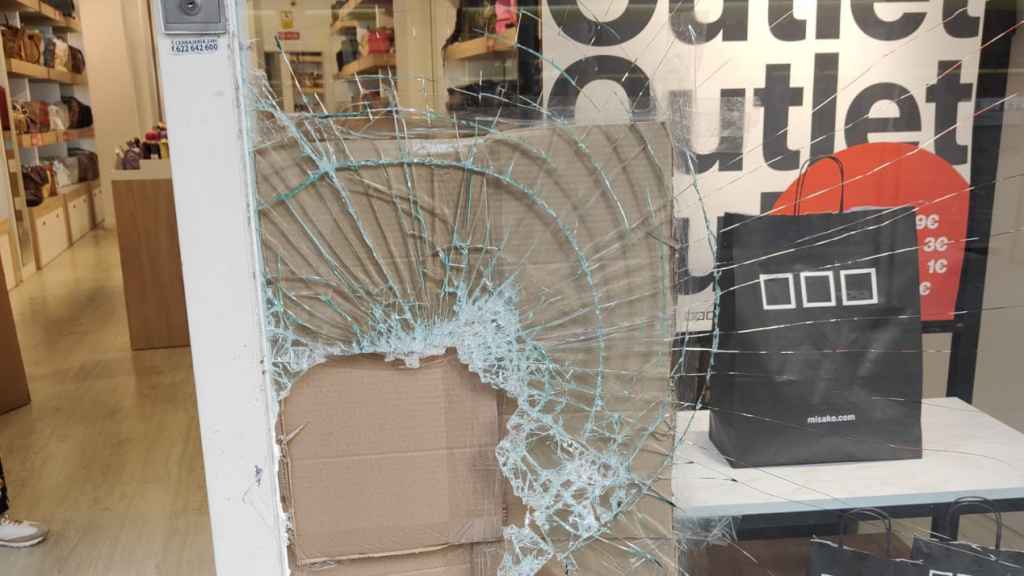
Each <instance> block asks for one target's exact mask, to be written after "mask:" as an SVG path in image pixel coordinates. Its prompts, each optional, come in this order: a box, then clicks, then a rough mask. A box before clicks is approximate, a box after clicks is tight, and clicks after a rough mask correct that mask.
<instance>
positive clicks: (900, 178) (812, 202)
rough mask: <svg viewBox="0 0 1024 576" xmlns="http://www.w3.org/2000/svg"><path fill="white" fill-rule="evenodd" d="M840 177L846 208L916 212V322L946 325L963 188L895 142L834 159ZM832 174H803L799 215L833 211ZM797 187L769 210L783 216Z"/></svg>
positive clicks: (835, 179) (825, 166) (962, 233)
mask: <svg viewBox="0 0 1024 576" xmlns="http://www.w3.org/2000/svg"><path fill="white" fill-rule="evenodd" d="M835 156H836V157H837V158H839V160H840V161H841V162H842V164H843V168H844V171H845V174H846V181H845V183H846V199H845V203H846V209H847V210H849V209H851V208H857V207H868V206H876V207H890V206H907V205H910V206H914V207H915V208H916V209H917V217H916V218H917V238H918V257H919V258H918V260H919V262H920V278H921V319H922V320H924V321H936V320H952V319H953V315H954V312H955V309H956V297H957V291H958V289H959V286H960V270H961V268H962V266H963V258H964V244H965V237H966V232H967V209H968V206H969V203H970V188H969V185H968V183H967V182H966V181H965V180H964V178H963V177H962V176H961V175H960V174H959V173H958V172H957V171H956V170H955V169H954V168H953V167H952V166H950V165H949V163H948V162H946V161H945V160H943V159H942V158H940V157H938V156H936V155H935V154H933V153H931V152H929V151H927V150H925V149H923V148H918V147H917V146H913V145H911V144H899V143H869V144H861V145H859V146H853V147H851V148H847V149H846V150H841V151H839V152H836V153H835ZM839 192H840V186H839V170H838V168H837V166H836V164H835V163H833V162H827V161H825V162H816V163H815V164H814V165H812V166H811V167H810V169H809V170H808V171H807V176H806V180H805V181H804V191H803V200H802V201H801V203H800V212H801V213H804V214H810V213H821V212H834V211H836V210H838V207H839ZM795 199H796V181H794V182H793V183H792V184H790V186H789V187H788V188H787V189H786V191H785V192H784V193H783V194H782V195H781V196H780V197H779V198H778V199H777V200H776V202H775V205H774V207H773V211H774V212H775V213H777V214H790V213H792V210H793V202H794V201H795Z"/></svg>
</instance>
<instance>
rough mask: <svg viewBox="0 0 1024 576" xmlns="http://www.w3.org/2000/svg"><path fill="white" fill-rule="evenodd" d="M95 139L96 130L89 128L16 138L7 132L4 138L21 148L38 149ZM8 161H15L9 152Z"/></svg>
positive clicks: (24, 135)
mask: <svg viewBox="0 0 1024 576" xmlns="http://www.w3.org/2000/svg"><path fill="white" fill-rule="evenodd" d="M94 137H95V130H94V129H93V128H92V127H91V126H90V127H88V128H77V129H74V130H51V131H49V132H31V133H28V134H18V135H17V137H15V135H14V134H12V133H11V132H5V133H4V138H5V139H7V140H9V141H13V142H16V143H17V144H18V146H19V147H20V148H38V147H40V146H49V145H51V144H59V143H61V142H74V141H76V140H91V139H93V138H94ZM7 158H8V159H13V153H11V152H9V153H8V155H7Z"/></svg>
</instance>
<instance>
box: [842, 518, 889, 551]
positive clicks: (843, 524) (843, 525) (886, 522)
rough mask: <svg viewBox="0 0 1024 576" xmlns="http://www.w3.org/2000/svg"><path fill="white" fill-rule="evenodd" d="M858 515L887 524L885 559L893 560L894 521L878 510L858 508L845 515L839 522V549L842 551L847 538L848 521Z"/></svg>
mask: <svg viewBox="0 0 1024 576" xmlns="http://www.w3.org/2000/svg"><path fill="white" fill-rule="evenodd" d="M858 515H859V516H868V517H871V518H875V519H877V520H881V521H882V523H883V524H885V557H886V558H887V559H888V558H892V519H891V518H889V515H888V514H886V513H885V512H882V511H881V510H879V509H878V508H857V509H856V510H850V511H848V512H844V513H843V516H842V518H841V519H840V520H839V542H838V544H839V548H840V549H842V547H843V537H844V536H846V521H847V520H849V519H850V518H852V517H854V516H858Z"/></svg>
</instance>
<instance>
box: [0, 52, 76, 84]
mask: <svg viewBox="0 0 1024 576" xmlns="http://www.w3.org/2000/svg"><path fill="white" fill-rule="evenodd" d="M7 75H8V76H14V77H17V78H28V79H30V80H41V81H51V82H59V83H61V84H87V83H88V82H89V80H88V78H87V77H86V75H85V74H74V73H72V72H67V71H65V70H57V69H55V68H47V67H46V66H42V65H39V64H33V63H32V62H25V61H24V60H18V59H16V58H8V59H7Z"/></svg>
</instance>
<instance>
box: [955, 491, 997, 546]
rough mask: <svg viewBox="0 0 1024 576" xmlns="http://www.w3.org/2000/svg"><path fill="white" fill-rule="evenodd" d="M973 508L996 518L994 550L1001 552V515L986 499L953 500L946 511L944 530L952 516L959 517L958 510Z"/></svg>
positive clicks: (965, 497)
mask: <svg viewBox="0 0 1024 576" xmlns="http://www.w3.org/2000/svg"><path fill="white" fill-rule="evenodd" d="M970 506H975V507H978V508H981V509H983V510H988V511H989V512H991V513H992V515H993V516H995V518H996V547H995V548H996V550H1001V549H1002V546H1003V514H1002V512H1000V511H999V510H997V509H996V506H995V504H994V503H993V502H992V501H991V500H989V499H988V498H982V497H981V496H963V497H961V498H957V499H956V500H953V503H952V504H951V505H950V506H949V510H947V511H946V529H947V530H948V529H949V526H950V523H951V522H952V521H953V518H954V515H955V516H956V517H959V516H960V509H961V508H967V507H970Z"/></svg>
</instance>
